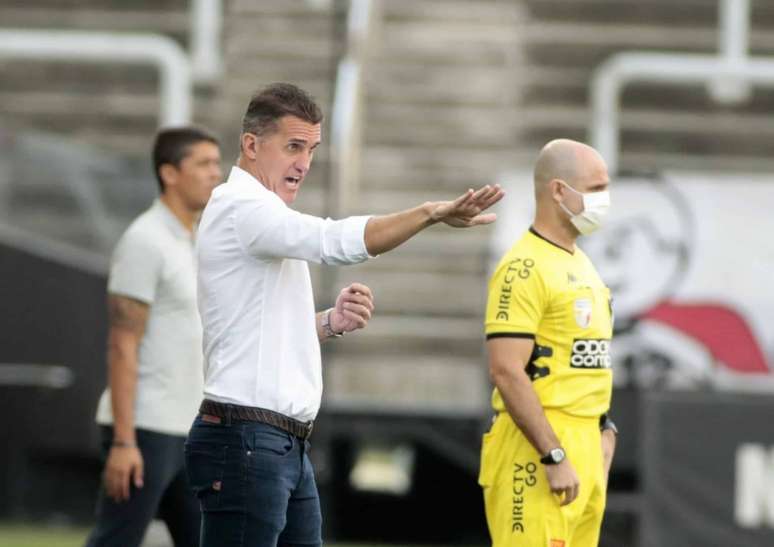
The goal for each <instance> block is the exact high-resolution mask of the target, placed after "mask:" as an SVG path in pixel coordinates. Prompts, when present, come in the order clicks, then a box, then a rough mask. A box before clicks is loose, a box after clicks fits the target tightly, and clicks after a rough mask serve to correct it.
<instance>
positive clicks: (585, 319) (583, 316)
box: [574, 298, 592, 329]
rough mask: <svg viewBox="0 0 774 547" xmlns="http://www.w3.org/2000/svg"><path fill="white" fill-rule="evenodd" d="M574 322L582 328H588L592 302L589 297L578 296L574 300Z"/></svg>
mask: <svg viewBox="0 0 774 547" xmlns="http://www.w3.org/2000/svg"><path fill="white" fill-rule="evenodd" d="M574 308H575V322H576V323H577V324H578V326H579V327H580V328H582V329H587V328H589V325H591V310H592V304H591V299H590V298H578V299H576V300H575V304H574Z"/></svg>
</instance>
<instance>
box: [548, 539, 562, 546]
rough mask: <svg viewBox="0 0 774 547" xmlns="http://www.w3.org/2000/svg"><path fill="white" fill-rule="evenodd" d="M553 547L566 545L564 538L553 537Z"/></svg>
mask: <svg viewBox="0 0 774 547" xmlns="http://www.w3.org/2000/svg"><path fill="white" fill-rule="evenodd" d="M551 547H564V540H563V539H552V540H551Z"/></svg>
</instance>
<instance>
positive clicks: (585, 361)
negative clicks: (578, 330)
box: [570, 338, 610, 368]
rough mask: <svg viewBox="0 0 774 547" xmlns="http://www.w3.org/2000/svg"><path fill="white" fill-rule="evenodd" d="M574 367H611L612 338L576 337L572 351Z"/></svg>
mask: <svg viewBox="0 0 774 547" xmlns="http://www.w3.org/2000/svg"><path fill="white" fill-rule="evenodd" d="M570 366H571V367H572V368H610V340H605V339H601V338H598V339H592V338H576V339H575V340H573V342H572V352H571V353H570Z"/></svg>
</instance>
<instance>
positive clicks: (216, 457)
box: [185, 443, 227, 511]
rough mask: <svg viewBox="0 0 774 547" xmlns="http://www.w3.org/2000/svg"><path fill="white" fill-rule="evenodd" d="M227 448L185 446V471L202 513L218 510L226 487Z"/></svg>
mask: <svg viewBox="0 0 774 547" xmlns="http://www.w3.org/2000/svg"><path fill="white" fill-rule="evenodd" d="M226 451H227V447H226V446H219V445H199V444H195V445H194V444H189V443H186V445H185V469H186V474H187V475H188V482H189V484H190V485H191V489H192V490H193V491H194V493H195V494H196V497H197V498H199V503H200V504H201V506H202V511H209V510H213V509H218V508H219V507H220V506H221V497H222V496H221V493H222V491H223V487H224V484H223V482H224V474H225V470H226Z"/></svg>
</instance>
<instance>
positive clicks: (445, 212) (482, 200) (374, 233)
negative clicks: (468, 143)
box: [365, 184, 505, 256]
mask: <svg viewBox="0 0 774 547" xmlns="http://www.w3.org/2000/svg"><path fill="white" fill-rule="evenodd" d="M503 195H505V194H504V192H503V190H502V189H501V188H500V186H499V185H497V184H495V185H494V186H490V185H486V186H484V187H482V188H479V189H478V190H476V191H475V192H474V191H473V190H468V191H467V192H465V193H464V194H462V195H461V196H459V197H458V198H457V199H455V200H453V201H434V202H427V203H424V204H422V205H419V206H417V207H414V208H413V209H409V210H407V211H402V212H400V213H393V214H390V215H382V216H375V217H372V218H371V219H370V220H369V221H368V224H367V225H366V228H365V244H366V249H368V254H370V255H371V256H375V255H379V254H382V253H386V252H387V251H390V250H392V249H394V248H395V247H397V246H398V245H400V244H402V243H404V242H406V241H408V240H409V239H411V238H412V237H413V236H415V235H416V234H418V233H419V232H420V231H422V230H424V229H425V228H427V227H428V226H432V225H433V224H435V223H437V222H444V223H446V224H448V225H449V226H453V227H455V228H469V227H471V226H479V225H482V224H490V223H492V222H494V221H495V220H496V218H497V215H495V214H494V213H488V214H482V213H483V212H484V211H486V210H487V209H489V208H490V207H491V206H492V205H494V204H495V203H497V202H498V201H500V200H501V199H502V197H503Z"/></svg>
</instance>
